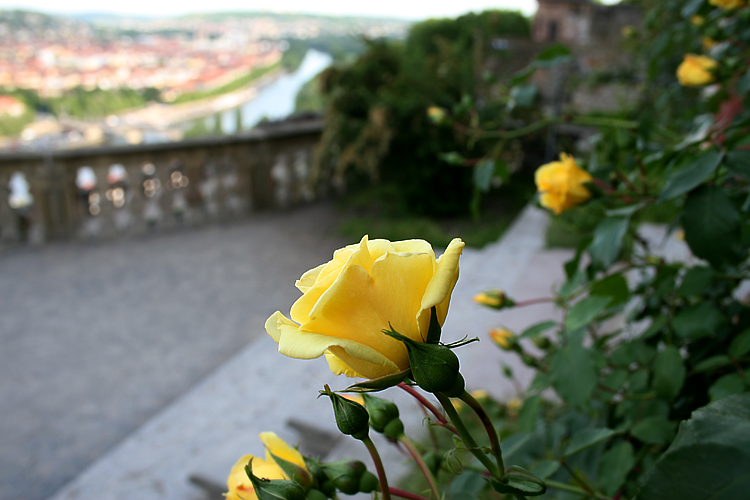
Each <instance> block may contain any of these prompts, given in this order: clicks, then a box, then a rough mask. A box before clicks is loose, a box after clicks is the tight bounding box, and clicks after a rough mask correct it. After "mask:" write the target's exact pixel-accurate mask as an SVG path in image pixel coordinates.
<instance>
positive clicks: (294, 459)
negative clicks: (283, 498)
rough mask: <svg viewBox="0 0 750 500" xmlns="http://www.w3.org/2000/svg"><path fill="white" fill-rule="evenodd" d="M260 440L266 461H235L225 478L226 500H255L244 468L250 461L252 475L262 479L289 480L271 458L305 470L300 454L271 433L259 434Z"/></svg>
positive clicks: (252, 457)
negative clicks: (276, 458)
mask: <svg viewBox="0 0 750 500" xmlns="http://www.w3.org/2000/svg"><path fill="white" fill-rule="evenodd" d="M260 439H261V441H262V442H263V444H264V445H265V447H266V459H265V460H263V459H262V458H258V457H254V456H253V455H245V456H243V457H242V458H240V459H239V460H237V463H235V464H234V466H233V467H232V470H231V471H230V473H229V477H228V478H227V489H228V490H229V491H228V492H227V493H225V494H224V496H225V497H226V499H227V500H257V498H258V497H257V495H256V494H255V490H254V489H253V485H252V483H251V482H250V478H249V477H248V475H247V473H246V472H245V466H246V465H247V464H248V462H250V460H252V461H253V474H254V475H255V476H256V477H259V478H262V479H290V478H289V477H288V476H287V475H286V474H284V471H283V470H282V468H281V467H280V466H279V465H278V464H277V463H276V462H275V461H274V459H273V456H276V457H278V458H280V459H282V460H286V461H287V462H290V463H292V464H294V465H297V466H299V467H301V468H302V469H304V470H307V467H306V466H305V459H304V458H303V457H302V454H300V452H299V451H297V450H295V449H294V448H292V447H291V446H289V445H288V444H286V443H285V442H284V441H283V440H282V439H281V438H279V437H278V436H277V435H276V434H274V433H273V432H263V433H261V435H260ZM272 455H273V456H272Z"/></svg>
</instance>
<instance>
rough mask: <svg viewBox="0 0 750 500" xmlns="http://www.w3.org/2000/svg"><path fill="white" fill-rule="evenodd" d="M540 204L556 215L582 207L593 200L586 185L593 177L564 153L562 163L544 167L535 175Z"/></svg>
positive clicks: (561, 158) (558, 162)
mask: <svg viewBox="0 0 750 500" xmlns="http://www.w3.org/2000/svg"><path fill="white" fill-rule="evenodd" d="M534 180H535V181H536V187H537V190H538V191H539V192H540V197H539V203H541V205H542V206H543V207H546V208H549V209H551V210H552V211H553V212H555V214H559V213H561V212H562V211H564V210H568V209H570V208H573V207H575V206H578V205H580V204H581V203H583V202H584V201H586V200H588V199H589V198H591V193H590V192H589V190H588V189H586V186H584V183H586V182H589V181H590V180H592V178H591V175H590V174H589V173H588V172H586V171H585V170H583V169H582V168H581V167H579V166H578V164H577V163H576V161H575V160H574V159H573V157H572V156H570V155H568V154H565V153H562V154H560V161H553V162H550V163H547V164H545V165H542V166H541V167H539V168H538V169H537V171H536V174H535V175H534Z"/></svg>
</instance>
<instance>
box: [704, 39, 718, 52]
mask: <svg viewBox="0 0 750 500" xmlns="http://www.w3.org/2000/svg"><path fill="white" fill-rule="evenodd" d="M701 43H702V44H703V50H711V48H713V46H714V45H716V42H714V41H713V40H712V39H711V38H709V37H707V36H702V37H701Z"/></svg>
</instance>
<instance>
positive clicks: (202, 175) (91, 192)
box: [0, 119, 330, 244]
mask: <svg viewBox="0 0 750 500" xmlns="http://www.w3.org/2000/svg"><path fill="white" fill-rule="evenodd" d="M321 128H322V123H321V121H320V120H319V119H309V120H304V121H297V122H294V121H291V122H281V123H277V124H271V125H269V126H266V127H262V128H257V129H254V130H252V131H249V132H247V133H243V134H238V135H233V136H222V137H213V138H204V139H195V140H188V141H181V142H175V143H163V144H144V145H138V146H108V147H100V148H91V149H78V150H62V151H51V152H44V153H27V152H18V153H4V154H0V243H3V244H14V243H22V242H30V243H41V242H44V241H50V240H58V239H88V238H108V237H114V236H117V235H123V236H129V235H138V234H143V233H148V232H151V231H163V230H168V229H170V228H176V227H194V226H202V225H206V224H212V223H220V222H224V221H228V220H232V219H237V218H241V217H244V216H247V215H248V214H249V213H251V212H253V211H257V210H263V209H273V208H284V207H290V206H293V205H296V204H300V203H305V202H309V201H312V200H314V199H316V198H319V197H321V196H324V195H325V194H326V193H327V191H328V189H329V187H330V175H329V174H328V172H319V171H315V169H314V168H313V149H314V147H315V146H316V144H317V143H318V141H319V139H320V133H321ZM6 186H7V191H5V190H2V189H1V188H2V187H6Z"/></svg>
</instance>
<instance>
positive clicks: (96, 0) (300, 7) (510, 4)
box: [0, 0, 537, 20]
mask: <svg viewBox="0 0 750 500" xmlns="http://www.w3.org/2000/svg"><path fill="white" fill-rule="evenodd" d="M536 5H537V2H536V0H494V1H491V0H450V1H448V0H432V1H431V0H376V1H366V2H361V1H352V0H317V1H310V0H274V1H273V2H268V1H267V0H266V1H262V2H260V1H257V0H211V1H210V2H206V1H205V0H184V1H181V2H169V1H161V2H158V1H157V2H155V1H154V0H127V1H120V2H102V1H101V0H63V1H61V0H0V10H6V9H25V10H36V11H41V12H46V13H51V14H77V13H91V12H96V13H116V14H128V15H148V16H176V15H181V14H187V13H193V12H218V11H248V10H250V11H252V10H265V11H268V10H273V11H275V12H301V13H311V14H329V15H362V16H377V17H397V18H404V19H414V20H417V19H426V18H436V17H456V16H459V15H461V14H465V13H467V12H470V11H474V12H481V11H483V10H486V9H513V10H520V11H521V12H523V13H524V14H527V15H530V14H533V13H534V12H535V11H536Z"/></svg>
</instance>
